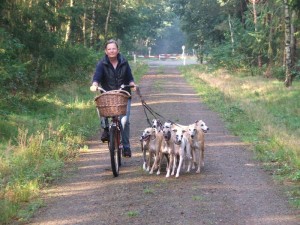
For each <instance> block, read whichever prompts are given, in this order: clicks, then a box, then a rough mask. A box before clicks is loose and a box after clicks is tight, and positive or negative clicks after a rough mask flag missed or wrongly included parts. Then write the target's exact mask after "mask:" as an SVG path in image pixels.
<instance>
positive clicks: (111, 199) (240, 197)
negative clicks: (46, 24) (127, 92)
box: [30, 67, 300, 225]
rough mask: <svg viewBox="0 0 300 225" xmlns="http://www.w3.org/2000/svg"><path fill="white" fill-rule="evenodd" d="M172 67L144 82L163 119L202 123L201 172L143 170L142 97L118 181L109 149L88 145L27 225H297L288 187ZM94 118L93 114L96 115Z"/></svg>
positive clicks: (147, 95) (135, 110) (145, 92)
mask: <svg viewBox="0 0 300 225" xmlns="http://www.w3.org/2000/svg"><path fill="white" fill-rule="evenodd" d="M174 68H175V67H166V69H165V71H164V73H163V74H161V75H159V74H157V71H158V70H156V71H155V69H159V71H160V72H161V69H162V68H161V67H152V70H151V71H150V72H149V74H148V75H146V76H144V78H143V79H142V80H141V84H140V87H141V92H142V94H143V95H144V97H145V100H146V102H147V103H148V104H149V105H150V106H151V107H152V108H153V109H155V110H156V111H157V112H159V113H160V114H162V115H163V116H164V117H166V118H169V119H171V120H173V121H176V122H178V123H181V124H189V123H192V122H193V121H195V120H196V119H203V120H204V121H205V122H206V124H207V125H208V126H209V127H210V132H209V133H208V134H207V135H206V144H205V146H206V155H205V166H204V168H203V169H202V171H201V174H196V173H195V171H192V173H189V174H187V173H184V172H182V173H181V176H180V177H179V178H178V179H176V178H174V177H171V178H165V176H164V175H165V172H163V173H162V174H161V175H160V176H157V175H149V174H147V173H145V172H144V171H143V170H142V169H141V165H142V154H141V151H140V144H139V136H140V135H141V132H142V130H143V129H144V128H145V127H147V122H146V117H145V115H144V112H143V109H142V107H141V105H140V103H139V99H138V97H137V96H135V97H134V98H133V105H132V116H131V131H132V135H131V136H132V137H131V145H132V149H133V157H132V158H131V159H124V160H123V162H124V163H123V167H122V168H121V174H120V176H119V177H118V178H113V176H112V172H111V171H110V164H109V158H108V151H107V149H106V145H104V144H101V145H100V146H99V142H98V141H97V140H95V141H91V142H90V143H89V144H90V149H89V151H88V152H87V153H84V154H82V155H81V157H80V159H79V162H78V170H76V172H75V173H74V174H73V175H71V176H70V175H69V176H67V178H66V179H64V181H63V183H61V184H59V185H56V186H53V187H51V188H50V189H49V190H48V191H47V193H46V194H45V203H46V206H45V207H43V208H41V209H40V210H39V212H38V213H37V214H36V215H35V217H34V218H33V219H32V221H31V223H30V224H49V225H50V224H51V225H52V224H53V225H58V224H61V225H67V224H97V225H98V224H103V225H111V224H112V225H114V224H116V225H117V224H122V225H125V224H136V225H146V224H147V225H148V224H149V225H150V224H151V225H157V224H162V225H166V224H173V225H179V224H184V225H194V224H197V225H199V224H200V225H202V224H206V225H209V224H224V225H258V224H261V225H277V224H278V225H283V224H284V225H292V224H293V225H294V224H300V218H299V214H298V216H297V212H296V211H293V210H292V209H291V208H290V206H289V204H288V202H287V199H286V197H285V196H284V194H283V190H282V188H281V187H280V186H277V185H275V184H274V183H273V181H272V178H271V177H270V175H268V174H267V173H266V172H265V171H263V169H262V168H261V166H260V165H259V164H258V163H257V162H256V161H254V160H252V158H253V155H252V153H251V151H250V150H247V146H245V145H244V144H243V143H242V142H240V140H239V139H238V138H237V137H235V136H232V135H231V134H230V133H229V132H228V131H227V130H226V129H225V127H224V124H223V122H222V121H221V120H220V118H219V116H218V115H217V114H216V113H214V112H212V111H210V110H209V109H208V108H207V107H206V106H205V105H203V104H201V101H200V100H199V98H198V97H197V96H196V94H195V92H194V91H193V90H192V88H191V87H190V86H189V85H187V83H186V82H185V81H184V79H183V77H182V76H181V75H180V74H179V72H178V71H176V69H174ZM95 115H96V114H95Z"/></svg>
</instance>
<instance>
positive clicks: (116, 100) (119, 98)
mask: <svg viewBox="0 0 300 225" xmlns="http://www.w3.org/2000/svg"><path fill="white" fill-rule="evenodd" d="M129 97H130V94H129V93H128V92H127V91H123V90H112V91H108V92H104V93H102V94H101V95H99V96H97V97H96V98H95V103H96V107H97V108H98V109H99V113H100V116H103V117H112V116H119V115H126V112H127V102H128V98H129Z"/></svg>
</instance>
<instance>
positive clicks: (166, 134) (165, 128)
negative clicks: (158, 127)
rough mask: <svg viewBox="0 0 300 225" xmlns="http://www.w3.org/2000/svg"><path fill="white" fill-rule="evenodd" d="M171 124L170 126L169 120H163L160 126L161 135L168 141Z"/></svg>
mask: <svg viewBox="0 0 300 225" xmlns="http://www.w3.org/2000/svg"><path fill="white" fill-rule="evenodd" d="M171 126H172V123H171V122H165V123H164V125H163V127H162V128H163V129H162V131H163V135H164V138H165V140H166V141H169V140H170V138H171Z"/></svg>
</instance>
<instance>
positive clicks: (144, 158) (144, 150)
mask: <svg viewBox="0 0 300 225" xmlns="http://www.w3.org/2000/svg"><path fill="white" fill-rule="evenodd" d="M141 148H142V152H143V160H144V162H143V170H146V168H147V162H146V149H145V148H144V143H143V141H141Z"/></svg>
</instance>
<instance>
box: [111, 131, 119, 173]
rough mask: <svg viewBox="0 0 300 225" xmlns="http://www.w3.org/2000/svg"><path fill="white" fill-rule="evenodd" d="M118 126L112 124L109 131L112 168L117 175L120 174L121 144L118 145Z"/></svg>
mask: <svg viewBox="0 0 300 225" xmlns="http://www.w3.org/2000/svg"><path fill="white" fill-rule="evenodd" d="M117 132H118V131H117V127H116V126H111V128H110V132H109V152H110V161H111V169H112V172H113V174H114V176H115V177H117V176H119V165H120V162H119V160H120V158H119V145H118V140H117V139H118V133H117Z"/></svg>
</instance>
